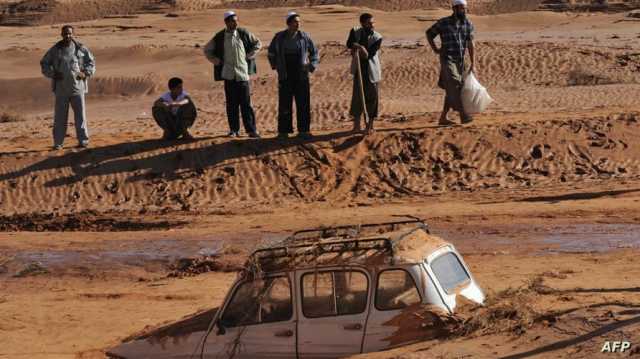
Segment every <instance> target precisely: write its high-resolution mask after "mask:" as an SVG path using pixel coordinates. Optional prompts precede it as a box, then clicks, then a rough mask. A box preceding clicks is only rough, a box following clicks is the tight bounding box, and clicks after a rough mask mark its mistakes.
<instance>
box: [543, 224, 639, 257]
mask: <svg viewBox="0 0 640 359" xmlns="http://www.w3.org/2000/svg"><path fill="white" fill-rule="evenodd" d="M554 232H555V233H551V234H548V235H545V236H543V237H542V241H543V242H544V243H547V244H550V245H552V246H553V247H554V248H553V249H552V251H558V252H605V251H608V250H614V249H621V248H640V225H635V224H599V225H580V226H572V227H571V228H567V229H562V230H560V231H554Z"/></svg>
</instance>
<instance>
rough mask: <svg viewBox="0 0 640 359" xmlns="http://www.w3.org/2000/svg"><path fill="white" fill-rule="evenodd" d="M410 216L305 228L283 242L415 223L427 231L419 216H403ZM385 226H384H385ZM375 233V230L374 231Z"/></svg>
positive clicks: (348, 235) (349, 235)
mask: <svg viewBox="0 0 640 359" xmlns="http://www.w3.org/2000/svg"><path fill="white" fill-rule="evenodd" d="M403 217H409V218H412V219H410V220H405V221H395V222H382V223H367V224H355V225H347V226H334V227H320V228H314V229H305V230H302V231H297V232H294V233H293V234H292V235H291V236H290V237H289V238H287V239H286V240H285V242H296V241H300V240H303V241H304V240H318V239H324V238H357V237H359V236H360V235H362V234H365V233H366V232H369V233H371V231H372V230H373V231H375V230H376V229H377V230H378V231H379V232H378V233H385V232H392V231H395V230H397V229H399V228H400V227H403V226H410V225H415V226H416V227H419V228H422V229H424V230H425V231H427V233H429V227H428V226H427V224H426V223H425V222H424V221H423V220H422V219H419V218H416V217H412V216H403ZM385 227H386V228H385ZM374 233H375V232H374Z"/></svg>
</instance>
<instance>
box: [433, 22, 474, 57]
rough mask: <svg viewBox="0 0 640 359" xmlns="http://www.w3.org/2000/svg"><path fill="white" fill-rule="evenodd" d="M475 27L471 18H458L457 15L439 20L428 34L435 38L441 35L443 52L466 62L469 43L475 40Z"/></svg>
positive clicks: (444, 54)
mask: <svg viewBox="0 0 640 359" xmlns="http://www.w3.org/2000/svg"><path fill="white" fill-rule="evenodd" d="M473 32H474V27H473V24H472V23H471V21H469V19H467V18H465V19H464V20H458V18H457V17H456V16H455V15H452V16H449V17H445V18H442V19H440V20H438V21H437V22H436V23H435V24H433V26H431V27H430V28H429V30H427V36H428V37H429V38H431V39H434V38H435V37H436V36H440V41H441V42H442V49H441V51H442V52H441V54H442V55H443V56H447V57H449V58H450V59H451V60H453V61H456V62H459V63H462V62H464V53H465V51H466V50H467V44H468V43H469V41H471V40H473Z"/></svg>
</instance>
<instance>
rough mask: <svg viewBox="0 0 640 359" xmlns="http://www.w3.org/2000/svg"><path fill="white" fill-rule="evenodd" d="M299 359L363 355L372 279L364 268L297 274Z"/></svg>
mask: <svg viewBox="0 0 640 359" xmlns="http://www.w3.org/2000/svg"><path fill="white" fill-rule="evenodd" d="M296 284H297V285H299V288H300V289H299V290H298V292H297V294H298V298H297V301H298V318H299V320H298V358H300V359H320V358H336V357H342V356H346V355H351V354H358V353H360V352H361V351H362V341H363V339H364V334H365V328H366V326H367V317H368V315H369V310H368V308H369V307H370V302H371V295H370V293H371V288H372V286H373V280H372V276H371V275H370V273H369V271H367V270H366V269H365V268H362V267H354V266H349V267H333V268H332V267H329V268H322V269H311V270H302V271H296Z"/></svg>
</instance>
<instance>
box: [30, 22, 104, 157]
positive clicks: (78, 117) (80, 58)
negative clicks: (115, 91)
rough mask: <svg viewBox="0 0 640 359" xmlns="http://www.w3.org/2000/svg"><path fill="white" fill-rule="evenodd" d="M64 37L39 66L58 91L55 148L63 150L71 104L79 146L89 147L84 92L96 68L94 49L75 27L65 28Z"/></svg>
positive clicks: (55, 116)
mask: <svg viewBox="0 0 640 359" xmlns="http://www.w3.org/2000/svg"><path fill="white" fill-rule="evenodd" d="M61 35H62V40H60V41H58V42H57V43H56V44H55V45H54V46H53V47H52V48H50V49H49V51H47V53H46V54H45V55H44V57H43V58H42V60H40V67H41V69H42V74H43V75H44V76H46V77H48V78H50V79H51V84H52V90H53V93H54V94H55V97H56V101H55V112H54V115H53V148H54V149H55V150H60V149H62V145H63V144H64V137H65V136H66V134H67V120H68V118H69V105H71V107H72V108H73V117H74V120H75V126H76V136H77V138H78V144H79V145H80V147H87V146H89V133H88V131H87V118H86V111H85V99H84V95H85V94H86V93H87V92H88V87H87V79H88V78H89V77H91V76H93V74H94V73H95V71H96V65H95V60H94V58H93V55H92V54H91V51H89V49H88V48H86V47H85V46H84V45H82V44H81V43H79V42H77V41H76V40H75V39H74V38H73V26H71V25H65V26H63V27H62V32H61Z"/></svg>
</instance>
